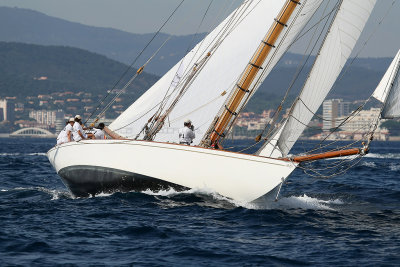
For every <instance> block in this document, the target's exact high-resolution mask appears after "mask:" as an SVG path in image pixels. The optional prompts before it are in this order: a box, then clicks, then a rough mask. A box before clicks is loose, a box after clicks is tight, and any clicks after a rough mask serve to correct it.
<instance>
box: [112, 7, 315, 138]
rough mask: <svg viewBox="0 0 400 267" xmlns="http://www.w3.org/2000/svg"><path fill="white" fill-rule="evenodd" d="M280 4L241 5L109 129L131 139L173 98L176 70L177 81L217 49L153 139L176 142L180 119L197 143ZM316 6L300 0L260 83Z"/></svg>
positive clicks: (268, 61)
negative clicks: (193, 132) (188, 125)
mask: <svg viewBox="0 0 400 267" xmlns="http://www.w3.org/2000/svg"><path fill="white" fill-rule="evenodd" d="M285 2H286V1H285V0H261V1H245V2H244V3H243V4H242V5H241V6H240V7H239V8H238V9H236V10H235V11H234V12H233V13H232V14H231V15H230V16H229V17H228V18H227V19H225V20H224V21H223V22H222V23H221V24H220V25H219V26H218V27H217V28H216V29H215V30H213V31H212V32H211V33H210V34H209V35H208V36H207V37H206V38H205V39H204V40H203V41H202V42H200V43H199V44H198V45H197V46H196V47H195V48H194V49H193V50H192V51H190V52H189V53H188V54H187V55H186V56H185V57H184V58H183V59H182V60H181V61H180V62H178V63H177V64H176V65H175V66H174V67H173V68H172V69H171V70H170V71H168V72H167V73H166V74H165V75H164V76H163V77H162V78H161V79H160V80H159V81H158V82H157V83H156V84H155V85H154V86H153V87H151V88H150V89H149V90H148V91H147V92H146V93H145V94H144V95H142V96H141V97H140V98H139V99H138V100H137V101H136V102H135V103H133V104H132V105H131V106H130V107H129V108H128V109H127V110H126V111H125V112H124V113H122V114H121V115H120V116H119V117H118V118H117V119H116V120H115V121H114V122H113V123H112V124H111V125H110V128H111V129H112V130H114V131H116V132H117V133H119V134H120V135H122V136H126V137H135V136H136V135H137V134H138V133H139V132H140V131H141V129H142V128H143V126H144V125H145V124H146V122H147V121H148V120H149V118H151V116H153V114H154V113H155V112H156V110H157V109H158V108H159V103H160V102H161V101H162V100H163V99H164V97H165V96H166V97H167V101H166V104H165V107H168V106H169V104H170V103H171V102H172V100H173V99H174V98H175V96H176V95H177V91H178V90H173V89H172V88H170V86H171V82H172V81H173V80H174V77H176V73H177V72H178V70H179V69H180V68H181V66H186V68H185V71H184V73H183V75H179V76H183V78H181V81H184V80H185V77H188V74H189V73H191V72H192V70H193V67H194V64H195V63H198V62H201V60H202V59H205V58H206V55H207V53H208V52H209V51H210V50H211V47H213V46H217V49H215V51H213V52H212V54H211V56H210V57H209V59H207V60H206V62H205V63H204V66H203V67H202V70H201V71H200V72H199V73H198V74H197V77H196V78H195V79H194V80H193V81H192V83H191V84H190V87H189V88H188V90H187V91H186V93H185V94H184V95H183V97H182V99H181V100H180V101H179V102H178V104H177V105H176V106H175V107H174V109H173V111H172V112H171V113H170V116H169V117H168V118H167V120H166V121H165V124H164V127H163V128H162V129H161V131H160V132H159V133H158V134H157V135H156V138H155V140H156V141H168V142H171V141H172V142H176V141H178V134H177V131H178V129H179V128H181V127H182V126H183V121H184V120H185V119H186V118H190V119H191V120H192V122H193V123H194V125H195V127H196V139H195V140H194V144H198V143H199V142H200V140H201V137H202V135H203V134H204V133H205V132H206V130H207V128H208V127H209V125H210V124H211V123H212V121H213V120H214V117H215V116H216V114H217V113H218V111H219V109H220V107H221V106H222V105H223V103H224V102H225V100H226V98H227V97H228V95H229V93H230V92H231V90H232V89H234V85H235V82H236V80H237V79H238V77H239V75H240V74H241V73H242V71H243V70H244V68H245V67H246V66H247V64H248V62H249V60H250V58H251V56H252V55H253V53H254V51H255V50H256V49H257V47H258V45H259V44H260V42H261V40H262V38H263V37H264V36H265V34H266V32H267V31H268V29H269V27H270V26H271V25H272V24H273V22H274V18H275V16H277V15H278V13H279V11H280V9H281V8H282V6H283V5H284V3H285ZM320 3H321V0H307V1H306V0H305V1H302V4H301V5H299V6H298V8H297V10H296V12H297V14H296V16H295V17H296V19H297V23H296V24H293V25H294V26H293V27H291V30H290V31H291V32H289V31H286V32H287V34H286V35H285V37H286V38H281V39H280V40H279V44H280V45H279V46H277V47H276V50H275V53H272V54H271V56H270V57H269V58H268V59H267V60H266V62H267V63H266V64H268V66H266V67H267V69H266V71H264V72H263V77H262V79H265V77H266V75H267V74H268V73H269V71H270V70H271V69H272V68H273V66H274V65H275V64H276V62H277V61H278V60H279V58H280V56H281V55H282V54H283V53H284V52H285V50H286V49H287V47H288V46H289V45H290V43H291V40H293V38H295V37H296V36H297V34H298V32H299V31H300V30H301V29H302V27H303V26H304V25H305V24H306V22H307V21H308V20H309V18H310V17H311V16H312V14H313V13H314V12H315V10H316V9H317V7H318V6H319V4H320ZM292 22H293V21H292ZM288 28H289V27H288ZM175 80H176V78H175ZM179 86H182V82H181V83H180V85H178V86H177V87H176V88H177V89H179V88H180V87H179ZM140 138H142V135H141V136H140V137H139V139H140Z"/></svg>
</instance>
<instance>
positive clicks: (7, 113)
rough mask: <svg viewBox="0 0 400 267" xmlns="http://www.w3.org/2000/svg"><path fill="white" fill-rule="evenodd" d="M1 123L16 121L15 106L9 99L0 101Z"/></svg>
mask: <svg viewBox="0 0 400 267" xmlns="http://www.w3.org/2000/svg"><path fill="white" fill-rule="evenodd" d="M0 121H11V122H13V121H14V104H12V103H10V101H8V100H7V99H0Z"/></svg>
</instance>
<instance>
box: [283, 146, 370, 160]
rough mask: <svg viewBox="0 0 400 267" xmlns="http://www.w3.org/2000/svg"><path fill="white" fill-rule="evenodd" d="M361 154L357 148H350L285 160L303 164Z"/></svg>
mask: <svg viewBox="0 0 400 267" xmlns="http://www.w3.org/2000/svg"><path fill="white" fill-rule="evenodd" d="M362 153H363V152H362V150H361V149H359V148H351V149H346V150H339V151H331V152H325V153H319V154H311V155H305V156H298V157H294V158H288V159H285V160H288V161H295V162H304V161H311V160H319V159H329V158H336V157H344V156H351V155H358V154H362Z"/></svg>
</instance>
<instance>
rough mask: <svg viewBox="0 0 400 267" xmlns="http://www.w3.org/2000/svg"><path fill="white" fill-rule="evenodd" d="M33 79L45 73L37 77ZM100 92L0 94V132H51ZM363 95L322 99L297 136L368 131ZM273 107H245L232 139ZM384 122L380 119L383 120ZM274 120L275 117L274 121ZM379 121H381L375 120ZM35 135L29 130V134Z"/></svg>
mask: <svg viewBox="0 0 400 267" xmlns="http://www.w3.org/2000/svg"><path fill="white" fill-rule="evenodd" d="M38 79H46V77H40V78H38ZM102 98H103V95H94V94H92V93H89V92H78V93H74V92H71V91H65V92H54V93H51V94H39V95H37V96H25V97H17V96H9V97H5V98H2V99H0V134H2V136H8V135H10V134H11V136H13V134H12V133H13V132H16V131H17V130H20V131H19V132H21V129H43V130H46V131H48V132H50V133H52V134H53V135H56V134H57V133H58V132H60V131H61V130H62V129H63V127H64V125H65V121H66V119H67V118H69V117H73V116H75V115H76V114H82V116H83V118H85V119H86V118H89V117H90V116H91V115H92V112H93V111H94V110H95V109H96V107H97V105H98V103H99V102H100V101H101V99H102ZM130 99H131V98H130V97H129V95H126V94H125V95H122V96H120V97H117V98H116V100H115V103H114V104H113V105H112V106H111V107H110V110H109V111H108V112H107V113H106V116H104V117H103V118H102V119H101V120H102V122H104V123H105V124H106V125H109V124H110V123H111V122H112V121H113V119H115V118H116V117H117V116H118V115H119V114H121V113H122V112H123V111H124V110H125V109H126V108H127V107H128V106H129V103H130V102H128V101H127V100H130ZM362 103H363V101H353V102H349V101H344V100H343V99H327V100H325V101H324V102H323V105H322V108H320V113H319V114H318V113H317V114H316V115H315V116H314V119H313V120H312V121H311V122H310V123H309V124H308V127H307V129H306V130H305V131H304V133H303V135H302V137H301V138H302V139H309V140H322V139H329V140H335V139H341V140H357V139H360V138H361V137H362V136H363V135H364V134H365V133H367V132H368V131H369V127H370V125H371V124H372V123H373V120H374V118H377V116H378V114H379V112H380V108H379V107H370V108H369V109H365V110H360V111H358V110H357V106H359V105H361V104H362ZM289 111H290V108H287V109H286V110H285V111H284V112H281V113H282V114H281V116H280V118H287V116H288V114H289ZM274 115H275V110H274V109H267V110H264V111H262V112H261V113H255V112H251V111H247V112H246V111H245V112H242V113H241V114H240V116H239V117H238V119H237V121H236V125H235V128H234V130H233V131H232V137H233V138H234V139H250V138H254V137H255V136H257V135H258V134H259V133H260V132H261V131H263V130H264V129H266V128H268V127H269V126H270V125H271V123H273V118H274ZM383 122H384V121H383ZM276 124H278V125H279V121H277V122H276ZM381 125H382V123H381ZM31 135H32V136H35V134H31ZM375 139H376V140H380V141H398V140H400V137H398V136H397V133H396V132H391V131H390V129H387V128H385V127H382V126H379V127H378V129H377V130H376V131H375Z"/></svg>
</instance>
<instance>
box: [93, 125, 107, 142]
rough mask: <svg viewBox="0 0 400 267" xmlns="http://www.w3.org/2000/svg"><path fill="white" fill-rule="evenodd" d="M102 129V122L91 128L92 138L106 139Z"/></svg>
mask: <svg viewBox="0 0 400 267" xmlns="http://www.w3.org/2000/svg"><path fill="white" fill-rule="evenodd" d="M103 129H104V123H102V122H101V123H99V124H98V125H97V128H93V131H94V133H93V134H94V139H106V134H105V133H104V131H103Z"/></svg>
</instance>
